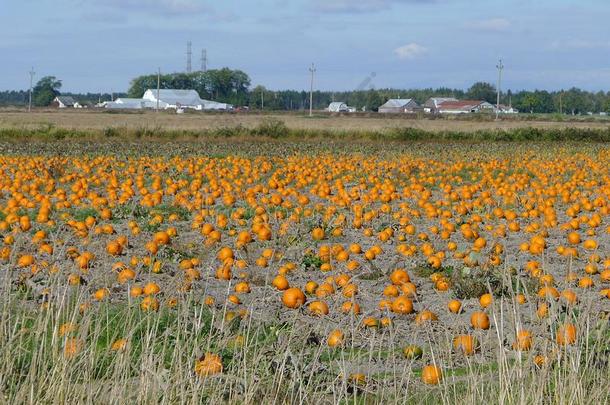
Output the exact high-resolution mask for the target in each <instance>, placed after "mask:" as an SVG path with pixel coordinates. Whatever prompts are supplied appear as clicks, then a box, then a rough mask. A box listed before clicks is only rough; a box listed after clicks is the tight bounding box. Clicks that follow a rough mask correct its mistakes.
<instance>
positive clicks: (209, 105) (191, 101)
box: [142, 89, 233, 111]
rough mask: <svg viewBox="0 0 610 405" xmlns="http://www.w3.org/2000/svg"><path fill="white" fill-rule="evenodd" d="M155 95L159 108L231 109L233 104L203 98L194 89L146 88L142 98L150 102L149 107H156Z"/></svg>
mask: <svg viewBox="0 0 610 405" xmlns="http://www.w3.org/2000/svg"><path fill="white" fill-rule="evenodd" d="M157 95H158V98H159V108H162V109H167V108H174V109H180V108H192V109H194V110H199V111H201V110H225V111H226V110H232V109H233V106H232V105H231V104H226V103H218V102H216V101H210V100H203V99H201V98H200V97H199V93H197V91H195V90H177V89H160V90H158V91H157V90H156V89H148V90H146V92H145V93H144V95H143V96H142V99H143V100H145V101H147V102H149V103H150V104H151V107H150V108H156V107H157Z"/></svg>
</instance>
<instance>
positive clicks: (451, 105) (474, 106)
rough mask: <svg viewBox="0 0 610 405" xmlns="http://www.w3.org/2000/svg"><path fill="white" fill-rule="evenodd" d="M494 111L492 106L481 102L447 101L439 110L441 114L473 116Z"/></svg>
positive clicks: (440, 105) (439, 106)
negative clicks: (472, 114)
mask: <svg viewBox="0 0 610 405" xmlns="http://www.w3.org/2000/svg"><path fill="white" fill-rule="evenodd" d="M493 110H494V106H493V105H492V104H490V103H488V102H487V101H481V100H459V101H445V102H442V103H440V104H439V105H438V108H437V112H438V113H439V114H471V113H478V112H483V111H493Z"/></svg>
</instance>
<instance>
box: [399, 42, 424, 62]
mask: <svg viewBox="0 0 610 405" xmlns="http://www.w3.org/2000/svg"><path fill="white" fill-rule="evenodd" d="M426 53H428V48H426V47H424V46H421V45H419V44H416V43H415V42H411V43H410V44H406V45H403V46H400V47H398V48H396V49H394V54H395V55H396V56H397V57H398V59H415V58H417V57H419V56H422V55H425V54H426Z"/></svg>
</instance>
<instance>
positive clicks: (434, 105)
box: [424, 97, 458, 114]
mask: <svg viewBox="0 0 610 405" xmlns="http://www.w3.org/2000/svg"><path fill="white" fill-rule="evenodd" d="M447 101H458V99H457V98H453V97H431V98H429V99H428V100H427V101H426V102H425V103H424V112H425V113H432V114H436V113H437V112H438V106H439V105H440V104H441V103H445V102H447Z"/></svg>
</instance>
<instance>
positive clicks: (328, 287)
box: [0, 150, 610, 382]
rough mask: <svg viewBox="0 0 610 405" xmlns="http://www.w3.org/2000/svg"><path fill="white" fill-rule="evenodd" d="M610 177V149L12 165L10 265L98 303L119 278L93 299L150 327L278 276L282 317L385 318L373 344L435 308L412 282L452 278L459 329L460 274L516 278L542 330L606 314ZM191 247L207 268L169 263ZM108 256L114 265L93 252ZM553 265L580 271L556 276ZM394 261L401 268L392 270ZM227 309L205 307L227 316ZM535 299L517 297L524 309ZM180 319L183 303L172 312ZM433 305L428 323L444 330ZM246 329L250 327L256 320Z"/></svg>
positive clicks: (192, 261) (443, 288)
mask: <svg viewBox="0 0 610 405" xmlns="http://www.w3.org/2000/svg"><path fill="white" fill-rule="evenodd" d="M608 167H610V152H609V151H607V150H602V151H601V152H599V153H598V154H597V155H596V156H588V155H568V154H563V155H560V156H555V157H553V158H546V159H545V158H540V157H539V158H535V157H530V158H528V159H523V158H521V157H519V156H517V157H515V158H514V159H500V158H493V159H491V158H490V159H487V160H482V159H479V160H478V161H472V162H468V161H465V160H464V159H462V158H460V156H458V155H449V156H447V157H446V158H445V159H442V160H433V159H423V158H416V157H411V156H404V157H396V158H391V159H390V158H388V159H382V158H376V157H370V156H369V157H365V156H355V155H353V156H332V155H322V156H293V157H288V158H279V157H276V158H265V157H256V158H247V157H237V156H229V157H226V158H208V157H174V158H166V157H140V158H129V159H119V158H117V157H112V156H99V157H92V158H88V157H82V158H81V157H79V158H71V157H59V156H56V157H44V158H43V157H31V156H2V157H0V173H1V174H2V176H0V203H1V206H0V211H1V217H2V220H0V232H1V233H2V235H3V242H4V246H3V247H2V249H0V259H2V260H3V261H5V262H7V263H11V264H13V265H14V266H15V267H16V268H18V269H19V272H20V273H19V277H20V278H23V277H26V278H27V277H36V276H38V277H40V275H41V274H46V273H48V274H55V273H61V274H64V273H65V274H66V277H67V282H68V283H69V284H71V285H73V286H75V287H79V288H91V287H90V286H88V285H86V283H85V281H87V280H88V279H95V277H96V274H100V273H103V274H106V273H107V272H112V273H113V274H115V275H116V285H104V286H101V288H98V289H95V290H94V291H92V296H93V299H94V300H97V301H101V300H106V299H109V297H113V296H115V295H117V293H116V292H117V291H120V290H121V288H124V289H125V291H127V292H128V293H129V295H130V296H131V297H132V298H134V299H139V300H140V301H139V305H140V306H141V308H142V310H146V311H156V310H158V309H159V307H160V305H163V304H162V303H161V302H160V300H159V298H160V294H161V296H162V295H163V294H167V295H172V294H175V295H178V292H185V291H189V290H190V289H191V288H192V287H193V286H194V285H196V283H197V282H198V281H199V280H202V279H205V280H210V279H216V280H217V281H214V282H215V283H218V285H222V284H223V283H229V282H230V283H231V286H232V287H231V288H232V289H233V291H232V293H230V294H228V295H227V296H225V297H224V299H226V300H227V301H228V302H229V303H230V304H231V305H234V306H240V305H243V304H242V301H244V295H245V294H250V293H251V292H253V291H255V290H256V287H254V286H253V285H252V284H251V280H252V278H253V277H254V276H255V275H256V274H268V273H269V272H272V277H270V278H269V280H270V285H271V286H272V287H273V288H275V289H277V290H278V291H280V292H281V293H280V294H279V295H278V297H279V298H278V302H280V301H281V303H282V304H283V305H284V306H285V307H287V308H291V309H296V308H300V307H301V306H304V307H306V309H307V313H309V314H311V315H313V316H316V317H324V316H327V315H329V314H330V313H331V310H330V308H329V305H328V303H327V300H328V299H329V297H333V299H334V297H337V296H339V294H340V296H341V297H342V300H343V302H342V303H341V305H340V310H341V312H342V313H343V314H350V316H352V315H353V316H360V315H361V313H362V312H363V311H366V312H372V311H380V313H382V314H386V316H383V317H381V319H378V318H376V317H371V316H367V317H363V318H362V320H361V321H362V324H363V325H364V326H365V327H374V328H376V327H383V326H388V325H391V323H392V318H391V317H390V316H387V315H388V314H393V315H392V316H401V315H408V314H413V313H415V309H414V302H425V299H426V298H425V297H422V296H421V294H418V288H420V287H421V285H422V283H426V282H428V281H426V280H425V279H421V278H420V279H416V280H413V279H412V276H411V275H410V274H409V272H408V271H407V266H409V265H415V264H418V265H425V266H428V267H429V268H430V269H432V270H433V271H436V272H435V273H434V274H432V276H431V277H430V280H429V281H430V282H431V283H432V285H433V287H434V288H435V289H436V290H437V291H438V292H439V293H443V292H448V293H447V295H446V302H447V305H448V309H449V311H451V312H453V313H459V312H460V311H461V310H462V304H461V302H460V301H458V300H452V299H451V295H450V292H451V289H452V282H451V279H450V278H449V277H447V275H446V274H445V273H444V272H443V271H442V270H443V268H444V267H445V266H448V265H451V266H453V267H454V268H461V267H467V268H481V269H484V270H490V269H498V270H500V271H504V270H506V269H508V268H509V267H515V268H517V269H518V270H520V271H521V272H522V273H523V275H524V276H525V277H530V278H532V279H533V280H536V282H538V283H539V285H540V290H539V291H538V292H537V295H538V297H540V298H541V301H540V305H539V307H538V313H537V314H538V316H539V317H544V316H545V311H547V312H548V304H547V302H546V301H545V300H546V299H557V300H558V299H561V300H563V301H565V302H566V303H568V304H572V305H574V304H577V302H578V300H579V294H580V293H579V292H577V291H574V290H573V289H571V288H569V286H571V285H574V286H576V287H577V288H579V289H581V290H582V291H590V289H592V288H598V289H599V291H598V292H599V295H600V298H599V299H608V298H610V288H608V283H610V257H608V255H607V254H608V247H609V234H610V225H609V224H608V223H607V219H608V215H609V213H610V173H609V169H608ZM82 212H86V213H87V215H82V214H81V213H82ZM135 212H138V213H139V214H138V216H137V217H136V215H135V214H134V213H135ZM142 212H143V213H144V214H142ZM119 213H120V215H118V214H119ZM170 224H171V226H170ZM62 232H63V233H62ZM187 233H188V234H189V237H188V244H189V245H191V246H192V245H196V246H198V247H199V250H198V251H197V252H198V253H196V254H192V255H191V257H186V258H185V257H182V258H180V259H173V258H172V259H167V257H166V256H163V255H162V253H163V252H166V251H168V249H169V248H171V249H173V250H176V249H178V248H180V247H183V246H184V244H185V243H187V242H185V240H184V239H185V238H184V237H182V238H181V235H182V234H187ZM58 234H61V235H62V237H61V238H59V237H56V236H55V235H58ZM519 241H520V242H521V244H520V245H519V244H518V243H517V245H518V247H514V246H515V242H519ZM17 242H18V243H17ZM96 243H97V244H98V245H99V244H101V245H102V246H105V249H97V250H96V249H94V248H93V247H95V246H96ZM288 246H298V247H299V248H298V249H297V250H295V249H288ZM191 250H192V249H191ZM92 251H94V252H92ZM208 253H209V254H208ZM212 255H213V256H212ZM66 258H67V259H68V260H67V261H66ZM550 258H552V259H553V260H555V261H556V263H562V264H561V266H564V267H562V268H561V269H551V268H549V267H548V265H546V264H545V263H548V262H549V259H550ZM390 261H402V263H403V265H402V266H400V267H398V266H396V267H394V268H390V269H387V268H383V267H384V266H388V264H387V263H389V262H390ZM108 262H111V263H112V264H111V265H110V266H107V263H108ZM208 265H209V266H213V270H212V271H211V272H209V274H208V272H207V271H206V270H205V268H206V266H208ZM104 266H107V268H106V267H104ZM168 268H171V269H172V271H174V270H176V273H175V274H176V276H175V277H179V278H180V287H179V291H167V290H166V285H167V284H164V280H166V279H165V278H162V277H161V273H163V272H164V271H166V270H167V269H168ZM304 268H307V269H311V268H314V269H315V270H316V271H315V272H311V271H310V270H308V271H304V270H303V269H304ZM380 268H383V269H382V270H384V271H385V270H389V271H388V273H389V280H388V281H389V283H388V284H387V285H386V286H385V287H384V288H383V292H382V294H381V296H380V297H379V301H378V305H377V308H363V307H362V303H361V302H359V300H358V294H359V292H360V289H361V288H363V284H362V283H361V282H360V281H359V277H357V276H359V275H361V274H362V273H363V272H365V271H371V270H379V269H380ZM564 268H565V271H564ZM562 272H564V273H565V274H566V275H565V277H562V276H561V273H562ZM235 280H236V281H235ZM234 281H235V282H234ZM173 285H175V283H173ZM559 287H565V288H563V290H562V291H560V290H559V289H558V288H559ZM218 298H219V297H218V296H217V297H208V298H206V301H205V302H206V303H207V304H208V305H215V303H216V300H217V299H218ZM528 298H529V297H526V296H525V295H523V294H519V296H518V297H517V301H518V302H519V303H524V302H525V301H526V300H527V299H528ZM435 299H436V298H435ZM177 302H178V298H176V297H175V296H174V297H172V298H170V299H168V300H167V303H166V304H167V305H168V306H173V305H176V304H177ZM492 302H493V297H492V296H491V295H489V294H485V295H483V296H482V297H480V305H481V307H482V308H481V310H480V311H476V312H473V313H472V314H471V318H470V320H471V325H472V327H473V328H475V329H477V328H478V329H487V328H489V324H490V322H489V318H488V315H487V314H486V313H485V308H487V307H489V306H490V305H491V304H492ZM423 306H424V309H422V310H421V311H419V312H418V313H417V314H416V316H415V322H417V323H418V324H421V323H425V322H435V321H437V320H438V315H437V314H435V313H434V312H433V311H431V310H429V309H426V308H425V306H426V305H425V304H424V305H423ZM239 313H240V315H245V314H246V311H245V309H244V308H243V307H242V308H241V310H240V312H239ZM561 328H562V329H561V330H560V331H558V332H557V333H556V336H557V341H558V343H560V344H562V342H563V343H572V342H573V341H574V339H575V335H576V331H575V329H574V326H573V325H571V324H567V325H563V326H561ZM343 338H344V336H343V332H341V331H340V330H335V331H333V332H332V333H331V334H330V336H329V337H328V344H329V346H331V347H337V346H340V345H341V342H342V341H343ZM532 341H533V336H532V334H531V332H529V331H527V330H521V331H519V332H518V333H517V338H516V341H515V347H516V348H518V349H519V350H528V349H529V348H530V347H532ZM454 345H455V347H456V348H457V349H460V350H462V351H463V352H464V353H465V354H471V353H473V352H474V350H475V347H476V342H475V341H474V338H473V337H472V336H470V335H460V336H457V337H456V338H455V341H454ZM196 369H197V371H198V373H200V374H203V375H207V374H213V373H214V372H219V371H221V370H222V363H221V362H220V360H219V358H217V356H216V355H214V354H212V353H208V354H206V355H205V356H204V357H203V358H202V359H201V360H199V361H198V363H197V366H196ZM426 370H428V371H426V372H425V373H424V374H425V375H431V376H432V377H430V378H425V380H429V381H431V382H433V381H435V380H436V381H438V380H439V379H440V376H441V372H440V369H438V368H436V366H432V368H430V369H426Z"/></svg>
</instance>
